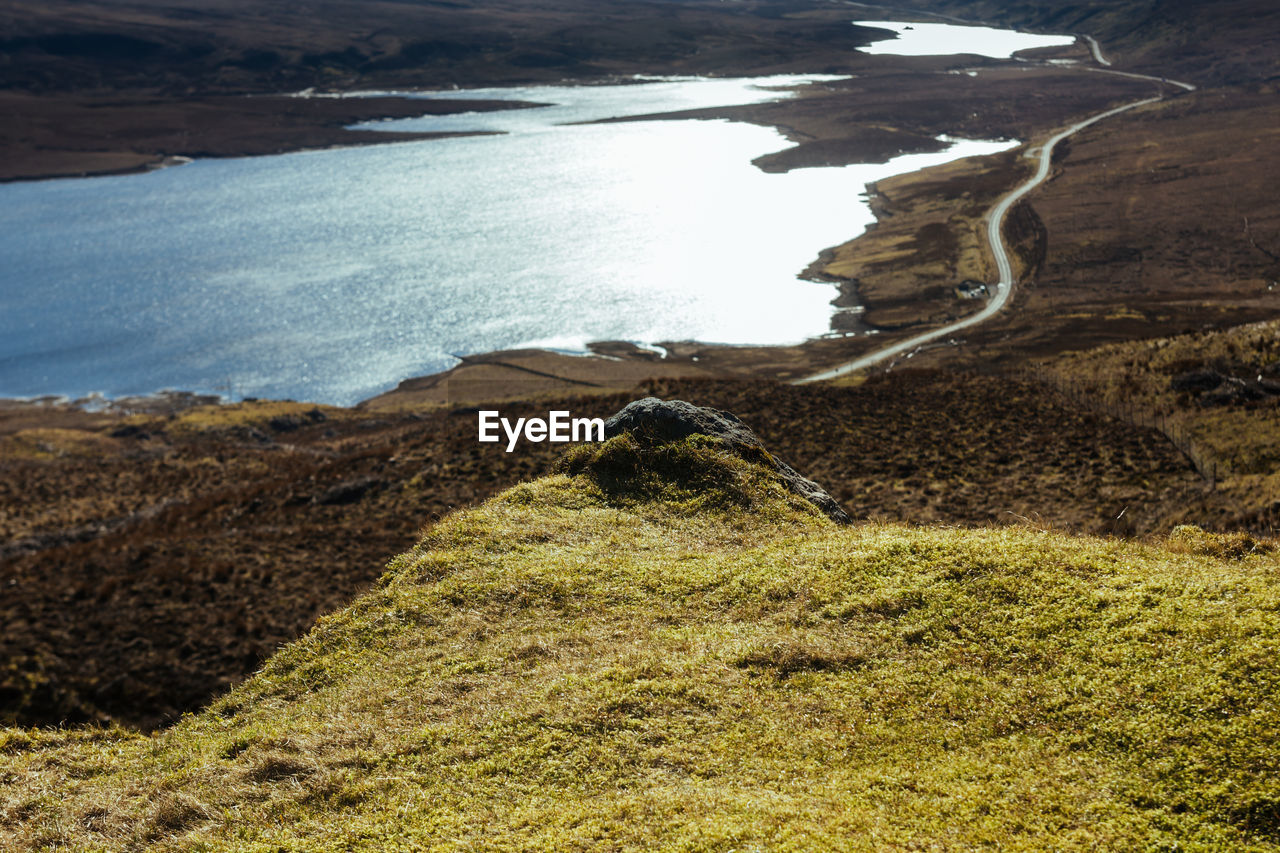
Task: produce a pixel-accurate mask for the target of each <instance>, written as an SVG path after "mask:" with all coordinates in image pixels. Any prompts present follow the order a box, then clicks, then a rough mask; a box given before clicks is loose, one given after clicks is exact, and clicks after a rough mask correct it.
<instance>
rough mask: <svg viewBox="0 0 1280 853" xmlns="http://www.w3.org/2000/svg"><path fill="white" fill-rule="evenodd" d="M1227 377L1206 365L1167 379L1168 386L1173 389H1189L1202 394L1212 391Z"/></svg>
mask: <svg viewBox="0 0 1280 853" xmlns="http://www.w3.org/2000/svg"><path fill="white" fill-rule="evenodd" d="M1227 379H1228V377H1227V375H1226V374H1224V373H1219V372H1218V371H1216V370H1213V369H1212V368H1207V367H1206V368H1204V369H1202V370H1191V371H1188V372H1186V373H1180V374H1178V375H1177V376H1175V377H1173V378H1172V379H1170V380H1169V387H1170V388H1171V389H1173V390H1174V391H1191V392H1193V393H1195V394H1203V393H1204V392H1205V391H1212V390H1213V389H1214V388H1217V387H1218V386H1219V385H1221V384H1222V383H1223V382H1226V381H1227Z"/></svg>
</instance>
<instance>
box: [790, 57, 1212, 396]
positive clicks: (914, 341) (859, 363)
mask: <svg viewBox="0 0 1280 853" xmlns="http://www.w3.org/2000/svg"><path fill="white" fill-rule="evenodd" d="M1084 38H1085V39H1086V41H1087V42H1088V44H1089V48H1090V50H1091V52H1092V53H1093V57H1094V59H1095V60H1096V61H1097V62H1098V63H1099V64H1104V65H1110V64H1111V63H1110V62H1107V60H1106V59H1104V58H1103V56H1102V51H1101V49H1100V48H1099V47H1098V44H1097V42H1096V41H1094V40H1093V39H1092V38H1091V37H1089V36H1084ZM1089 70H1090V71H1095V72H1097V73H1102V74H1117V75H1121V76H1124V77H1136V78H1138V79H1142V80H1150V81H1153V82H1156V83H1161V84H1164V83H1168V84H1170V85H1173V86H1178V87H1180V88H1182V89H1185V90H1187V91H1189V92H1190V91H1194V90H1195V86H1193V85H1191V84H1190V83H1181V82H1178V81H1177V80H1168V79H1166V78H1162V77H1151V76H1149V75H1146V74H1134V73H1131V72H1127V71H1111V70H1108V69H1101V68H1091V69H1089ZM1163 98H1164V95H1163V93H1161V94H1159V95H1156V96H1155V97H1151V98H1144V99H1143V100H1141V101H1134V102H1132V103H1128V104H1124V105H1122V106H1119V107H1114V108H1112V109H1109V110H1106V111H1105V112H1101V113H1098V114H1096V115H1093V116H1090V117H1089V118H1087V119H1085V120H1083V121H1080V122H1076V123H1075V124H1073V125H1071V126H1070V127H1068V128H1067V129H1066V130H1062V131H1059V132H1058V133H1057V134H1055V135H1054V136H1052V137H1050V138H1049V140H1048V141H1047V142H1045V143H1044V144H1043V145H1041V146H1040V147H1039V148H1038V149H1037V148H1031V149H1029V150H1028V151H1027V154H1026V156H1028V157H1036V156H1037V151H1038V156H1039V159H1040V165H1039V168H1037V169H1036V173H1035V175H1033V176H1032V177H1031V178H1030V179H1028V180H1027V181H1026V182H1025V183H1023V184H1021V185H1020V186H1018V187H1017V188H1016V189H1014V190H1013V191H1011V192H1009V193H1008V194H1007V195H1005V196H1003V197H1001V199H1000V200H999V201H998V202H996V205H995V207H993V208H991V211H990V212H989V213H988V214H987V217H986V219H987V242H988V243H989V244H990V245H991V253H992V255H994V256H995V259H996V268H997V270H998V272H999V274H1000V277H999V280H998V281H997V282H996V283H995V285H994V290H995V292H994V293H993V294H992V296H991V298H990V299H988V300H987V304H986V306H984V307H983V309H982V310H981V311H979V312H978V313H977V314H971V315H970V316H968V317H965V318H963V319H960V320H957V321H956V322H954V323H950V324H948V325H946V326H942V327H940V328H937V329H933V330H931V331H928V332H922V333H920V334H918V335H913V336H912V337H909V338H906V339H905V340H902V341H899V342H897V343H895V344H890V345H889V346H887V347H884V348H883V349H879V350H875V351H874V352H870V353H868V354H866V355H864V356H860V357H859V358H855V359H854V360H853V361H847V362H845V363H844V364H841V365H838V366H836V367H833V368H831V369H829V370H824V371H822V372H820V373H814V374H812V375H810V376H805V377H802V378H800V379H794V380H792V384H793V385H802V384H804V383H806V382H821V381H823V380H827V379H835V378H837V377H840V376H845V375H848V374H850V373H855V372H857V371H859V370H865V369H866V368H868V367H872V366H874V365H876V364H879V363H881V362H883V361H887V360H888V359H891V358H893V357H894V356H899V355H902V354H903V353H909V352H911V351H913V350H915V349H917V348H919V347H921V346H924V345H925V344H928V343H932V342H934V341H936V340H938V339H940V338H946V337H949V336H951V335H954V334H955V333H956V332H960V331H963V330H965V329H968V328H970V327H972V326H976V325H978V324H980V323H985V322H986V321H987V320H990V319H991V318H992V317H994V316H995V315H996V314H998V313H999V312H1000V311H1001V310H1002V309H1003V308H1004V306H1005V305H1006V304H1007V303H1008V301H1009V297H1010V296H1012V295H1013V289H1014V285H1015V281H1014V277H1013V265H1012V263H1011V262H1010V260H1009V253H1008V251H1007V249H1006V247H1005V243H1004V238H1003V236H1002V235H1001V227H1002V226H1003V224H1004V218H1005V216H1006V215H1008V213H1009V210H1010V208H1012V207H1013V206H1014V205H1015V204H1016V203H1017V202H1018V200H1019V199H1021V198H1022V197H1023V196H1025V195H1026V194H1027V193H1029V192H1031V191H1032V190H1033V189H1035V188H1036V187H1038V186H1040V184H1042V183H1044V180H1045V178H1047V177H1048V176H1049V167H1050V165H1051V163H1052V162H1053V149H1054V147H1055V146H1056V145H1057V144H1058V143H1059V142H1061V141H1062V140H1064V139H1066V138H1067V137H1068V136H1071V135H1072V134H1073V133H1078V132H1079V131H1081V130H1083V129H1084V128H1086V127H1088V126H1089V125H1091V124H1094V123H1096V122H1099V121H1102V120H1104V119H1108V118H1111V117H1112V116H1114V115H1119V114H1120V113H1123V112H1126V111H1128V110H1132V109H1136V108H1138V107H1142V106H1146V105H1147V104H1153V103H1155V102H1156V101H1159V100H1162V99H1163Z"/></svg>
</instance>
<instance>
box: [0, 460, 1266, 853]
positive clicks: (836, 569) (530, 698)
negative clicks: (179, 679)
mask: <svg viewBox="0 0 1280 853" xmlns="http://www.w3.org/2000/svg"><path fill="white" fill-rule="evenodd" d="M771 470H772V469H766V468H765V467H761V466H758V465H756V464H753V463H749V462H747V461H744V460H743V459H741V458H739V457H737V456H735V455H732V454H729V453H726V452H725V451H724V450H723V448H721V447H720V446H718V445H716V444H714V443H712V442H710V440H708V439H705V438H703V437H701V436H693V437H691V438H688V439H685V440H683V441H680V442H676V443H674V444H650V443H646V442H645V441H643V440H640V439H636V438H635V437H632V436H630V435H623V436H620V437H618V438H616V439H613V440H612V441H611V442H609V443H607V444H604V445H599V446H591V447H584V448H581V449H579V450H577V451H575V452H574V453H573V454H571V455H570V457H569V458H568V459H567V460H566V461H565V462H563V463H562V464H561V466H560V469H559V473H556V474H553V475H551V476H547V477H544V478H542V479H539V480H536V481H533V482H529V483H525V484H522V485H519V486H516V487H515V488H513V489H510V490H508V491H506V492H504V493H503V494H501V495H499V496H498V497H496V498H494V499H492V500H490V501H489V502H487V503H486V504H484V505H483V506H481V507H479V508H476V509H473V510H470V511H466V512H460V513H456V514H453V515H451V516H449V517H447V518H445V519H443V520H441V521H440V522H439V523H438V524H436V525H435V526H433V527H432V528H431V529H429V530H428V531H427V532H426V535H425V537H424V538H423V540H422V542H421V543H420V544H419V545H418V546H417V547H416V548H414V549H413V550H411V551H409V552H408V553H406V554H403V555H401V556H400V557H397V558H396V559H395V560H393V561H392V562H391V564H390V565H389V566H388V569H387V572H386V574H385V575H384V576H383V577H382V579H381V581H380V582H379V584H378V586H377V587H376V588H375V589H374V590H372V591H371V592H369V593H368V594H367V595H365V596H363V597H362V598H360V599H359V600H357V601H356V602H355V603H354V604H353V605H351V606H350V607H348V608H346V609H344V610H341V611H339V612H337V613H334V614H332V615H330V616H328V617H325V618H323V619H321V620H320V622H319V623H318V624H317V625H316V627H315V628H314V630H312V631H311V633H309V634H308V635H307V636H305V637H303V638H302V639H301V640H299V641H297V642H295V643H293V644H291V645H289V646H287V647H285V648H284V649H282V650H281V651H279V652H278V653H277V654H276V655H275V656H274V657H272V658H271V659H270V660H269V661H267V663H266V664H265V666H264V667H263V668H262V670H261V671H260V672H258V673H256V674H255V675H254V676H253V677H252V678H250V679H249V680H248V681H247V682H246V683H245V684H243V685H242V686H240V687H239V688H237V689H235V690H233V691H232V692H231V693H230V694H228V695H226V696H225V697H223V698H221V699H219V700H218V701H216V702H214V703H213V705H212V706H210V707H209V708H208V709H207V710H205V711H203V712H201V713H199V714H196V715H192V716H189V717H186V718H184V719H183V720H182V721H180V722H179V723H178V724H177V725H175V726H174V727H172V728H170V729H167V730H165V731H163V732H160V733H158V734H156V735H154V736H151V737H145V736H140V735H135V734H129V733H125V732H123V731H120V730H103V729H96V728H89V729H61V730H34V729H31V730H27V729H6V730H0V755H3V775H2V776H0V779H2V780H3V784H2V785H0V847H4V849H6V850H35V849H54V848H58V849H62V848H67V849H77V850H90V849H92V850H140V849H147V850H203V851H221V850H236V851H243V850H260V851H266V850H273V851H274V850H318V849H333V850H379V851H380V850H388V849H435V850H445V849H467V850H478V849H489V850H533V849H539V850H572V849H581V850H588V849H590V850H606V849H608V850H618V849H629V850H652V849H671V850H730V849H770V850H813V849H825V848H836V849H841V850H884V849H929V848H935V847H937V848H942V847H945V848H949V849H970V848H978V847H991V848H993V849H1001V850H1031V849H1047V848H1053V849H1058V850H1097V849H1110V850H1120V849H1125V850H1138V849H1147V850H1149V849H1231V850H1275V849H1277V848H1280V812H1278V811H1277V803H1278V802H1280V800H1278V794H1277V788H1276V781H1275V773H1274V768H1275V765H1276V760H1277V755H1278V753H1277V745H1276V743H1275V739H1274V734H1275V732H1276V731H1277V728H1278V727H1280V705H1278V704H1277V699H1276V697H1277V695H1280V679H1278V677H1277V669H1276V667H1275V660H1276V656H1277V653H1278V652H1280V621H1278V620H1277V616H1276V614H1277V610H1280V572H1277V568H1280V565H1278V559H1277V557H1276V555H1275V554H1272V553H1268V552H1267V548H1266V546H1265V545H1263V544H1262V543H1258V542H1255V541H1253V540H1252V539H1250V538H1248V537H1247V536H1241V535H1235V536H1215V535H1211V534H1207V533H1203V532H1201V531H1199V530H1198V529H1196V528H1187V527H1184V528H1179V529H1177V530H1175V531H1174V533H1173V534H1172V535H1171V536H1170V537H1169V538H1168V539H1167V541H1166V542H1165V543H1164V544H1162V545H1154V546H1153V545H1138V544H1133V543H1126V542H1121V541H1116V540H1104V539H1094V538H1073V537H1067V536H1061V535H1055V534H1051V533H1046V532H1042V531H1039V530H1036V529H1034V528H1031V527H1015V528H1005V529H996V530H978V531H964V530H958V529H954V528H947V527H935V528H908V527H902V526H896V525H882V524H864V525H862V526H856V527H853V528H849V527H838V526H836V525H835V524H833V523H831V522H829V521H828V520H827V519H826V518H825V517H823V516H822V515H821V514H819V513H818V511H817V510H815V509H814V508H813V507H812V506H810V505H809V504H807V503H804V502H803V501H801V500H800V499H799V498H797V497H795V496H793V495H791V494H790V493H789V492H787V491H785V490H784V489H783V488H782V487H781V486H780V485H779V483H778V482H777V481H776V480H775V478H774V475H773V474H772V473H771ZM263 545H264V547H269V545H270V543H269V542H264V543H263Z"/></svg>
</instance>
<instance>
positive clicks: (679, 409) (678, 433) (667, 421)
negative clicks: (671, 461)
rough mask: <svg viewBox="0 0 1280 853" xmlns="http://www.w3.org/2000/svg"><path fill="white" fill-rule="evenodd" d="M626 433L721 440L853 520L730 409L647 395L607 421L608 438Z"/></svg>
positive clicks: (833, 515)
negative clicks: (692, 436) (769, 467)
mask: <svg viewBox="0 0 1280 853" xmlns="http://www.w3.org/2000/svg"><path fill="white" fill-rule="evenodd" d="M624 432H629V433H631V434H632V435H635V436H637V437H638V438H642V439H646V440H652V441H658V442H668V441H679V440H680V439H683V438H687V437H689V436H691V435H705V436H709V437H711V438H715V439H718V440H719V441H720V442H721V443H722V444H724V445H725V446H726V447H727V448H728V449H729V450H731V451H733V452H734V453H736V454H737V455H738V456H742V457H744V458H747V459H749V460H751V461H753V462H758V461H760V460H761V458H763V459H766V460H768V461H769V462H771V463H772V464H773V467H774V470H776V471H777V472H778V475H779V476H780V477H781V479H782V482H783V483H784V484H785V485H786V487H787V488H788V489H790V490H791V492H793V493H794V494H797V495H799V496H800V497H802V498H804V499H805V500H807V501H808V502H809V503H811V504H813V505H814V506H816V507H817V508H818V509H820V510H822V512H823V514H824V515H826V516H827V518H830V519H831V520H832V521H835V522H837V523H839V524H850V523H851V522H852V519H850V518H849V514H848V513H846V512H845V511H844V509H843V508H842V507H841V506H840V504H838V503H836V501H835V499H834V498H833V497H831V495H829V494H827V492H826V490H825V489H823V488H822V487H821V486H819V485H818V484H817V483H815V482H813V481H812V480H809V479H807V478H805V477H802V476H800V474H798V473H796V471H795V469H793V468H792V467H791V466H790V465H788V464H787V463H785V462H783V461H782V460H781V459H779V458H777V457H776V456H774V455H773V454H771V453H769V452H768V451H767V450H765V447H764V444H762V443H761V441H760V439H758V438H756V435H755V433H753V432H752V431H751V429H750V428H749V427H748V426H747V425H746V424H744V423H743V422H742V421H740V420H738V418H737V416H736V415H733V414H731V413H730V412H724V411H721V410H719V409H711V408H707V407H706V406H695V405H693V404H692V403H686V402H685V401H684V400H659V399H658V398H657V397H645V398H644V399H643V400H636V401H635V402H633V403H628V404H627V406H626V407H625V408H623V409H622V411H620V412H618V413H617V414H616V415H614V416H613V417H611V418H609V419H608V420H606V421H605V422H604V436H605V438H613V437H614V436H616V435H621V434H622V433H624Z"/></svg>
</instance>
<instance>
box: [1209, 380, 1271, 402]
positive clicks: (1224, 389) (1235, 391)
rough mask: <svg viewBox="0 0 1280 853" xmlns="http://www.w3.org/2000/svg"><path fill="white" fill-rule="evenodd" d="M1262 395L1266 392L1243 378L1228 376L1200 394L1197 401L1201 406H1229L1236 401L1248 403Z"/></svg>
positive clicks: (1261, 397) (1262, 396) (1264, 395)
mask: <svg viewBox="0 0 1280 853" xmlns="http://www.w3.org/2000/svg"><path fill="white" fill-rule="evenodd" d="M1264 397H1266V394H1264V393H1263V392H1262V390H1261V389H1259V388H1257V387H1255V386H1253V385H1250V384H1249V383H1248V382H1245V381H1244V380H1243V379H1236V378H1234V377H1230V376H1228V377H1226V378H1225V379H1224V380H1223V381H1222V383H1221V384H1219V385H1218V386H1217V387H1216V388H1214V389H1213V390H1212V391H1209V392H1207V393H1204V394H1201V395H1200V399H1199V403H1200V405H1202V406H1230V405H1234V404H1236V403H1250V402H1253V401H1255V400H1261V399H1263V398H1264Z"/></svg>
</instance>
